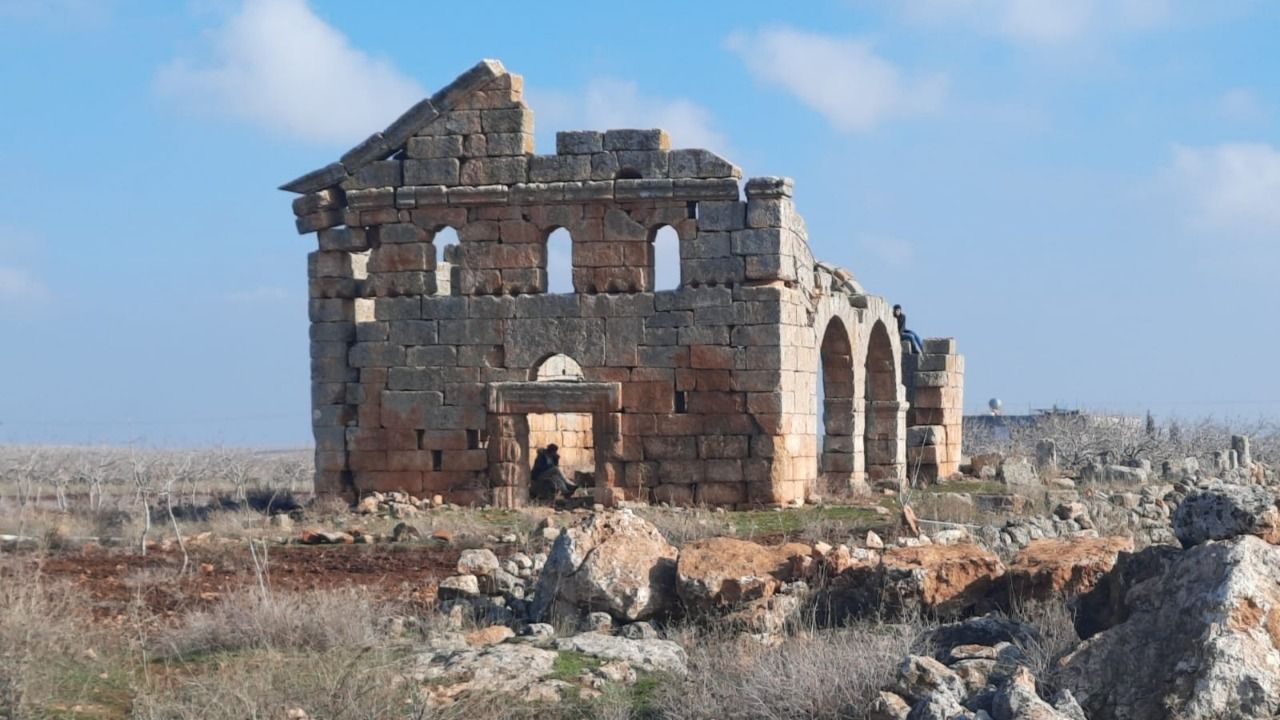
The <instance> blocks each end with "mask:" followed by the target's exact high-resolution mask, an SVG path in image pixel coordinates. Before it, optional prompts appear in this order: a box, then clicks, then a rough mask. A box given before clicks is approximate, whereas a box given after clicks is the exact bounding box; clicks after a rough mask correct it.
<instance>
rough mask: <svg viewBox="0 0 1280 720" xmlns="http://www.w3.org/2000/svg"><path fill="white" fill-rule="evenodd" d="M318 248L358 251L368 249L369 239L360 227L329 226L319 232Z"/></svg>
mask: <svg viewBox="0 0 1280 720" xmlns="http://www.w3.org/2000/svg"><path fill="white" fill-rule="evenodd" d="M318 239H319V242H320V249H321V250H325V251H330V250H345V251H348V252H359V251H363V250H368V249H369V241H368V238H367V236H366V235H365V232H364V230H363V229H361V228H346V227H339V228H329V229H326V230H321V231H320V234H319V238H318Z"/></svg>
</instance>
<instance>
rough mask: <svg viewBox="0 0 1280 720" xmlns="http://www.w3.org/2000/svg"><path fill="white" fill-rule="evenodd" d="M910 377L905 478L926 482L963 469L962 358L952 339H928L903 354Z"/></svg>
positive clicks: (908, 381)
mask: <svg viewBox="0 0 1280 720" xmlns="http://www.w3.org/2000/svg"><path fill="white" fill-rule="evenodd" d="M902 366H903V368H904V370H905V371H906V377H907V398H908V400H909V402H910V403H911V409H910V410H909V411H908V412H907V426H908V428H907V478H908V480H911V481H915V482H920V483H926V482H936V481H937V480H939V479H941V478H946V477H948V476H950V475H954V474H955V473H958V472H960V454H961V447H960V440H961V437H962V436H963V435H962V425H963V420H964V356H963V355H960V354H959V353H957V352H956V341H955V340H954V339H953V338H928V339H926V340H925V341H924V353H923V354H921V355H912V354H910V353H904V354H903V355H902Z"/></svg>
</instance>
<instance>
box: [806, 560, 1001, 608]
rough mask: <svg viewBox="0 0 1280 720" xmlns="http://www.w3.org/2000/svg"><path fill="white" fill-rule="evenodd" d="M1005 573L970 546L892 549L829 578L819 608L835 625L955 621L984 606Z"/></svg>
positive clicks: (996, 563)
mask: <svg viewBox="0 0 1280 720" xmlns="http://www.w3.org/2000/svg"><path fill="white" fill-rule="evenodd" d="M1004 571H1005V568H1004V564H1003V563H1001V562H1000V559H999V558H997V557H996V556H995V555H993V554H992V553H991V552H989V551H987V550H985V549H983V548H981V547H979V546H977V545H973V544H968V543H961V544H957V545H921V546H918V547H896V548H891V549H888V550H885V551H884V552H883V553H882V554H881V556H880V562H879V563H878V564H859V565H854V566H852V567H850V568H849V569H847V570H845V571H844V572H843V573H841V574H840V575H839V576H838V577H836V578H835V579H834V580H832V582H831V584H830V587H829V588H828V589H827V590H826V592H825V593H824V594H823V597H821V598H820V600H819V607H818V610H819V612H820V613H821V614H823V615H830V618H829V619H831V620H834V621H838V620H840V619H841V618H843V617H846V616H849V615H876V614H883V615H886V616H890V617H892V616H902V615H910V614H913V613H917V612H918V613H923V614H925V615H932V616H939V617H955V616H959V615H963V614H965V613H967V612H970V611H972V610H973V609H975V608H977V607H980V606H982V605H984V604H985V603H986V602H987V600H988V596H989V595H990V593H991V590H992V589H993V587H995V585H996V583H997V582H998V581H999V580H1000V578H1001V576H1003V575H1004Z"/></svg>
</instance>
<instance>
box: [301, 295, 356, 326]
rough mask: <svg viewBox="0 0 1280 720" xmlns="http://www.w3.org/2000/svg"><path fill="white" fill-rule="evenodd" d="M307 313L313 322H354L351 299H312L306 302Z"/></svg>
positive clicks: (353, 309)
mask: <svg viewBox="0 0 1280 720" xmlns="http://www.w3.org/2000/svg"><path fill="white" fill-rule="evenodd" d="M307 314H308V316H309V317H310V319H311V322H313V323H323V322H354V320H355V305H354V303H353V302H352V301H351V300H327V299H325V300H322V299H313V300H309V301H308V303H307Z"/></svg>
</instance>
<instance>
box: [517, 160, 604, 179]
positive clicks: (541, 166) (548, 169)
mask: <svg viewBox="0 0 1280 720" xmlns="http://www.w3.org/2000/svg"><path fill="white" fill-rule="evenodd" d="M589 179H591V157H590V156H588V155H534V156H532V157H530V158H529V180H530V181H531V182H565V181H569V180H589Z"/></svg>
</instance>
